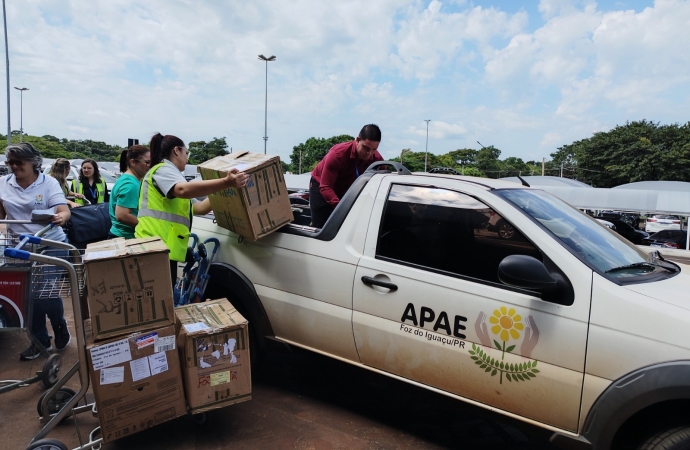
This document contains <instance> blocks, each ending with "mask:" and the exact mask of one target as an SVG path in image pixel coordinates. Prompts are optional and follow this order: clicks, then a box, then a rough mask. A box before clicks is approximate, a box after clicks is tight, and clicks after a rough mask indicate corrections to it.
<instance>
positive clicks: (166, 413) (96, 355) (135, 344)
mask: <svg viewBox="0 0 690 450" xmlns="http://www.w3.org/2000/svg"><path fill="white" fill-rule="evenodd" d="M91 324H92V322H91V321H90V320H89V321H87V322H86V324H85V329H87V331H88V328H90V327H91ZM87 336H88V335H87ZM86 348H87V355H88V359H89V375H90V377H91V380H92V385H93V393H94V397H95V398H96V407H97V409H98V419H99V422H100V425H101V432H102V435H103V440H104V441H105V442H110V441H113V440H115V439H119V438H121V437H125V436H129V435H130V434H134V433H137V432H139V431H141V430H144V429H146V428H150V427H152V426H154V425H158V424H160V423H163V422H166V421H168V420H171V419H174V418H176V417H179V416H181V415H184V414H186V412H187V409H186V403H185V397H184V388H183V381H182V372H181V367H180V359H179V353H178V351H177V348H176V346H175V327H174V326H172V325H171V326H167V327H163V328H158V329H156V330H153V331H149V332H145V333H134V334H132V335H130V336H127V337H124V338H114V339H111V340H109V341H107V342H98V343H94V342H93V339H92V338H87V347H86Z"/></svg>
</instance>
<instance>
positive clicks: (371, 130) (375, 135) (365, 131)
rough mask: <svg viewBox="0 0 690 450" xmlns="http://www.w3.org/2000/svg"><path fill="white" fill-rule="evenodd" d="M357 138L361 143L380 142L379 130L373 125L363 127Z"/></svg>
mask: <svg viewBox="0 0 690 450" xmlns="http://www.w3.org/2000/svg"><path fill="white" fill-rule="evenodd" d="M359 138H360V139H361V140H363V141H367V140H368V141H374V142H381V129H380V128H379V126H378V125H374V124H373V123H370V124H369V125H364V127H362V131H360V132H359Z"/></svg>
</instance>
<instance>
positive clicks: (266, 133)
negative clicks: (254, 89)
mask: <svg viewBox="0 0 690 450" xmlns="http://www.w3.org/2000/svg"><path fill="white" fill-rule="evenodd" d="M259 59H260V60H261V61H266V104H265V106H264V155H265V154H266V142H267V141H268V62H269V61H275V60H276V57H275V56H270V57H268V58H266V57H265V56H264V55H259Z"/></svg>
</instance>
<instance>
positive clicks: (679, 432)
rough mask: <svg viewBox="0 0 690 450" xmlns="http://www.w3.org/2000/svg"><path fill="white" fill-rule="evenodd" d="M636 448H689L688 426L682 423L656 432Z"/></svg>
mask: <svg viewBox="0 0 690 450" xmlns="http://www.w3.org/2000/svg"><path fill="white" fill-rule="evenodd" d="M638 450H690V427H688V426H687V425H683V426H681V427H676V428H672V429H670V430H666V431H661V432H658V433H656V434H654V435H652V436H651V437H650V438H649V439H647V440H646V441H645V442H644V443H643V444H642V445H641V446H640V447H639V448H638Z"/></svg>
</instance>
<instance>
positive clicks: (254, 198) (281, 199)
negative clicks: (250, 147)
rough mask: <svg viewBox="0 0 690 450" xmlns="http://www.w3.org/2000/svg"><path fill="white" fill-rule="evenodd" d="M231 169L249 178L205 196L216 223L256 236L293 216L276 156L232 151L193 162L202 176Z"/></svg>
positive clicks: (216, 175) (208, 177)
mask: <svg viewBox="0 0 690 450" xmlns="http://www.w3.org/2000/svg"><path fill="white" fill-rule="evenodd" d="M232 169H237V170H239V171H241V172H245V173H247V174H248V175H249V182H248V183H247V185H246V186H245V187H244V188H242V189H235V188H229V189H226V190H224V191H221V192H217V193H215V194H211V195H209V196H208V197H209V199H210V201H211V208H213V213H214V215H215V218H216V222H217V223H218V225H220V226H221V227H223V228H226V229H228V230H230V231H232V232H234V233H237V234H239V235H241V236H244V237H246V238H249V239H253V240H257V239H259V238H261V237H263V236H266V235H267V234H270V233H272V232H274V231H275V230H277V229H278V228H280V227H282V226H283V225H285V224H287V223H290V222H292V221H293V220H294V217H293V215H292V206H290V199H289V198H288V193H287V188H286V186H285V178H284V177H283V170H282V167H281V165H280V158H279V157H277V156H267V155H262V154H258V153H249V152H235V153H230V154H229V155H222V156H217V157H215V158H213V159H210V160H208V161H206V162H203V163H201V164H199V165H198V166H197V171H198V172H199V173H200V174H201V177H202V178H203V179H204V180H211V179H216V178H224V177H225V176H226V175H227V173H228V172H229V171H230V170H232Z"/></svg>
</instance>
